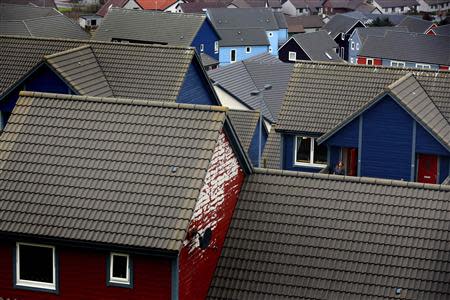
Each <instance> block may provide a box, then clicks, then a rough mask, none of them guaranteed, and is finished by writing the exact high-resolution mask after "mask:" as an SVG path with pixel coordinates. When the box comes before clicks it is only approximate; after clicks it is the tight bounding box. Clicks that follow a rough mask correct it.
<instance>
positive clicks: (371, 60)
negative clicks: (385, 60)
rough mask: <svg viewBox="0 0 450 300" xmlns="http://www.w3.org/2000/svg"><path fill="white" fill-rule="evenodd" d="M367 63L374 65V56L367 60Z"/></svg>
mask: <svg viewBox="0 0 450 300" xmlns="http://www.w3.org/2000/svg"><path fill="white" fill-rule="evenodd" d="M366 65H368V66H373V58H368V59H367V60H366Z"/></svg>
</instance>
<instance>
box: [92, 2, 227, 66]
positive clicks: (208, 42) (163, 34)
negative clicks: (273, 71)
mask: <svg viewBox="0 0 450 300" xmlns="http://www.w3.org/2000/svg"><path fill="white" fill-rule="evenodd" d="M93 39H94V40H99V41H108V42H112V41H116V42H133V43H142V44H156V45H172V46H181V47H189V46H191V47H195V49H196V50H197V53H198V54H201V53H204V54H207V55H209V56H210V57H212V58H214V59H215V60H218V59H219V39H220V37H219V34H218V33H217V31H216V30H215V28H214V26H213V25H212V24H211V22H210V21H209V19H208V18H207V17H206V16H205V15H201V14H184V13H183V14H181V13H169V12H161V11H156V10H133V9H122V8H112V9H110V10H109V12H108V14H107V15H106V17H105V18H104V19H103V22H102V24H101V26H100V27H99V28H98V29H97V30H96V32H95V34H94V36H93Z"/></svg>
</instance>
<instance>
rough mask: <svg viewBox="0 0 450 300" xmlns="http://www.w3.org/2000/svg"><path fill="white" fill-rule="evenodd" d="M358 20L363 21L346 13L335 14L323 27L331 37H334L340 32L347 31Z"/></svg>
mask: <svg viewBox="0 0 450 300" xmlns="http://www.w3.org/2000/svg"><path fill="white" fill-rule="evenodd" d="M358 22H361V21H359V20H358V19H355V18H351V17H347V16H345V15H334V16H333V17H332V18H331V20H330V21H328V23H327V24H325V25H324V26H323V29H324V30H325V31H326V32H328V33H329V34H330V37H331V38H333V39H334V38H336V36H337V35H338V34H341V33H347V32H348V31H349V30H350V29H352V28H353V26H355V25H356V24H357V23H358ZM361 24H362V22H361Z"/></svg>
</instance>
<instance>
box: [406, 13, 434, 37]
mask: <svg viewBox="0 0 450 300" xmlns="http://www.w3.org/2000/svg"><path fill="white" fill-rule="evenodd" d="M432 25H433V22H431V21H427V20H423V19H419V18H415V17H409V16H407V17H406V18H404V19H403V21H401V22H400V24H398V26H404V27H406V28H408V31H409V32H415V33H426V31H427V30H428V29H429V28H430V27H431V26H432Z"/></svg>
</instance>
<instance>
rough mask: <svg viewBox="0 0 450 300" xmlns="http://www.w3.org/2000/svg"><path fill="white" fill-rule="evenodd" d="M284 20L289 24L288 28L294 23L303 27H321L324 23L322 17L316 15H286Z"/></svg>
mask: <svg viewBox="0 0 450 300" xmlns="http://www.w3.org/2000/svg"><path fill="white" fill-rule="evenodd" d="M286 22H287V24H288V25H289V28H291V27H292V26H295V25H297V26H298V25H300V26H302V27H303V28H321V27H322V26H323V25H325V23H324V22H323V21H322V18H321V17H319V16H318V15H312V16H296V17H291V16H286ZM289 31H290V30H289Z"/></svg>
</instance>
